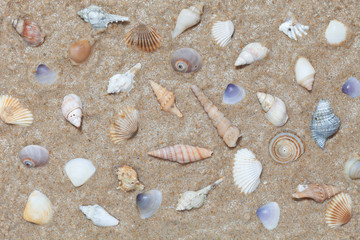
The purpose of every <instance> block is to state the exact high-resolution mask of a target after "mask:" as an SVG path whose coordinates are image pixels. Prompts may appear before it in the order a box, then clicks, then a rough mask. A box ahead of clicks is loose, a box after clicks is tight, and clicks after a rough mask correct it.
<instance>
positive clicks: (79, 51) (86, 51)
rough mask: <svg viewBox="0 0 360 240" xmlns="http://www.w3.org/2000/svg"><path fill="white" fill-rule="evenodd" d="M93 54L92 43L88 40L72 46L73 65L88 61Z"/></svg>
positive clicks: (71, 59)
mask: <svg viewBox="0 0 360 240" xmlns="http://www.w3.org/2000/svg"><path fill="white" fill-rule="evenodd" d="M90 53H91V43H90V41H89V40H87V39H82V40H79V41H77V42H74V43H73V44H71V46H70V48H69V58H70V62H71V64H72V65H78V64H79V63H83V62H85V61H86V59H88V57H89V56H90Z"/></svg>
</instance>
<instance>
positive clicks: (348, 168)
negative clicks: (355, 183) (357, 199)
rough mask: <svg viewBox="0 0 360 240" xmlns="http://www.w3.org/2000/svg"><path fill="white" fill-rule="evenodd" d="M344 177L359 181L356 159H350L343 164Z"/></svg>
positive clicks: (359, 167)
mask: <svg viewBox="0 0 360 240" xmlns="http://www.w3.org/2000/svg"><path fill="white" fill-rule="evenodd" d="M345 175H346V177H347V178H349V179H352V180H355V179H360V161H359V159H356V158H350V159H349V160H347V161H346V163H345Z"/></svg>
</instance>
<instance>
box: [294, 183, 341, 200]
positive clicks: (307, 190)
mask: <svg viewBox="0 0 360 240" xmlns="http://www.w3.org/2000/svg"><path fill="white" fill-rule="evenodd" d="M339 192H340V189H338V188H337V187H334V186H331V185H326V184H318V183H312V184H310V185H299V186H298V192H297V193H294V194H293V195H292V197H293V198H296V199H300V198H311V199H313V200H314V201H315V202H319V203H322V202H324V201H325V200H326V199H328V198H331V197H333V196H335V195H336V194H338V193H339Z"/></svg>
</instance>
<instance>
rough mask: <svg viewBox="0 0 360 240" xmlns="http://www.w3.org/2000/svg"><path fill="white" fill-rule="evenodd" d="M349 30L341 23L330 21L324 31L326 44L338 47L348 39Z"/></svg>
mask: <svg viewBox="0 0 360 240" xmlns="http://www.w3.org/2000/svg"><path fill="white" fill-rule="evenodd" d="M350 35H351V30H350V29H349V28H348V27H347V26H346V25H345V24H344V23H342V22H339V21H337V20H331V21H330V23H329V25H328V26H327V28H326V31H325V38H326V41H327V43H328V44H330V45H332V46H339V45H341V44H343V43H344V42H346V40H347V39H349V38H350Z"/></svg>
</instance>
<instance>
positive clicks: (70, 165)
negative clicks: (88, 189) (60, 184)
mask: <svg viewBox="0 0 360 240" xmlns="http://www.w3.org/2000/svg"><path fill="white" fill-rule="evenodd" d="M95 171H96V168H95V166H94V165H93V164H92V162H90V161H89V160H87V159H84V158H75V159H72V160H70V161H68V162H67V163H66V164H65V172H66V175H67V176H68V177H69V179H70V181H71V182H72V184H73V185H74V186H75V187H79V186H81V185H83V184H84V183H86V182H87V181H88V180H89V179H90V178H91V177H92V176H93V175H94V173H95Z"/></svg>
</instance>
